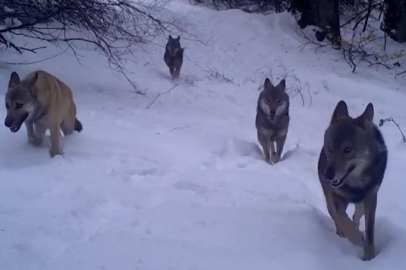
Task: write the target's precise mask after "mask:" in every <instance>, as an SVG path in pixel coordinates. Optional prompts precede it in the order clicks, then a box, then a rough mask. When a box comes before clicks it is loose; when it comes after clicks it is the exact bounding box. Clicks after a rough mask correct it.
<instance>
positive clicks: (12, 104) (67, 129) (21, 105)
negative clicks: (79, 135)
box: [4, 70, 83, 157]
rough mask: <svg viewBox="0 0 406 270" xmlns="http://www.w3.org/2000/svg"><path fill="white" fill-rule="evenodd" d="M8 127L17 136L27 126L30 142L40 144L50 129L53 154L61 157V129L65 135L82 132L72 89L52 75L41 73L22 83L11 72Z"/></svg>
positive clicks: (7, 95)
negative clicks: (22, 127)
mask: <svg viewBox="0 0 406 270" xmlns="http://www.w3.org/2000/svg"><path fill="white" fill-rule="evenodd" d="M6 109H7V117H6V119H5V121H4V124H5V126H6V127H8V128H10V131H11V132H13V133H15V132H17V131H19V130H20V128H21V125H22V124H23V123H25V126H26V128H27V135H28V142H29V143H30V144H32V145H37V146H38V145H41V144H42V141H43V137H44V135H45V132H46V130H47V129H49V130H50V135H51V136H50V137H51V149H50V155H51V157H54V156H55V155H62V154H63V151H62V149H61V148H60V145H59V136H60V134H59V129H60V128H61V129H62V131H63V133H64V134H65V136H66V135H69V134H71V133H72V132H73V131H74V130H76V131H78V132H80V131H82V129H83V127H82V123H81V122H80V121H79V120H78V119H77V118H76V105H75V102H74V101H73V96H72V92H71V90H70V88H69V87H68V86H67V85H66V84H64V83H63V82H61V81H60V80H59V79H57V78H56V77H54V76H53V75H51V74H49V73H47V72H45V71H42V70H38V71H35V72H32V73H31V74H29V75H27V76H26V77H25V78H24V79H23V80H22V81H21V80H20V77H19V76H18V74H17V73H16V72H12V73H11V77H10V81H9V85H8V91H7V94H6Z"/></svg>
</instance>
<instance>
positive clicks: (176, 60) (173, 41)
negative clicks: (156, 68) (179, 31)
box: [164, 35, 184, 78]
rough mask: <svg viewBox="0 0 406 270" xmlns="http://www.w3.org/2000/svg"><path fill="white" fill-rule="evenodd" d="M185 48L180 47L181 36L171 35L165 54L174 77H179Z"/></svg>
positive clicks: (166, 61)
mask: <svg viewBox="0 0 406 270" xmlns="http://www.w3.org/2000/svg"><path fill="white" fill-rule="evenodd" d="M183 50H184V48H181V47H180V36H178V37H177V38H173V37H172V36H171V35H169V39H168V42H167V43H166V49H165V54H164V61H165V63H166V65H167V66H168V68H169V73H170V74H171V76H172V78H178V77H179V74H180V69H181V67H182V63H183Z"/></svg>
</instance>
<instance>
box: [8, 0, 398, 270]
mask: <svg viewBox="0 0 406 270" xmlns="http://www.w3.org/2000/svg"><path fill="white" fill-rule="evenodd" d="M164 16H168V17H174V18H178V19H179V20H180V21H181V22H182V23H183V25H184V26H185V27H186V28H187V31H188V32H189V33H193V34H194V35H196V36H197V37H198V38H199V40H201V41H209V42H208V44H203V43H201V42H200V43H199V42H196V41H193V40H191V39H184V38H181V44H182V46H184V47H186V50H185V54H186V56H185V59H184V65H183V67H182V72H181V77H180V78H179V79H178V80H172V79H170V78H169V72H168V70H167V68H166V66H165V64H164V61H163V54H164V45H165V42H166V37H164V36H163V37H161V39H160V40H159V42H158V43H159V44H160V45H161V46H160V47H158V46H157V47H150V48H149V51H148V53H147V54H145V51H139V52H137V53H136V55H135V58H134V59H133V60H134V61H135V62H136V63H131V62H129V63H128V66H127V68H128V69H130V71H131V73H130V77H131V79H133V80H134V81H135V82H136V84H137V89H138V90H140V91H141V92H143V93H146V94H145V95H140V94H137V93H136V91H135V90H134V89H133V88H132V87H131V85H129V83H128V82H127V81H126V80H125V79H124V78H122V77H119V76H116V75H115V74H113V73H112V72H111V70H110V69H109V68H108V65H107V63H106V61H105V60H104V58H103V57H102V56H100V55H98V53H97V52H95V51H94V50H92V49H91V48H87V47H85V46H82V47H81V49H80V55H83V57H82V58H81V63H82V64H79V63H78V62H77V61H76V59H75V57H74V56H72V54H71V53H68V52H66V53H64V54H62V55H60V56H58V57H57V58H53V59H51V60H48V61H46V62H40V63H36V64H33V65H9V64H6V62H21V61H28V62H31V61H37V60H40V59H42V58H45V57H50V56H52V55H55V54H57V53H58V52H60V51H58V50H57V49H55V48H52V47H49V48H48V49H47V50H42V51H39V52H38V54H37V55H34V54H29V53H25V54H24V55H23V56H19V55H17V54H13V53H8V52H5V51H1V52H0V59H1V61H2V62H0V81H1V82H2V89H3V90H2V91H1V92H0V95H1V97H0V98H4V94H5V91H6V86H7V83H8V79H9V76H10V73H11V71H14V70H15V71H17V72H18V73H19V74H20V75H22V76H24V75H26V74H28V73H29V72H31V71H32V70H34V69H37V68H40V69H44V70H47V71H49V72H51V73H52V74H54V75H56V76H57V77H58V78H60V79H61V80H63V81H64V82H66V83H67V84H68V85H69V86H70V87H71V88H72V91H73V94H74V98H75V101H76V104H77V107H78V118H79V119H80V120H81V121H82V123H83V126H84V130H83V132H82V133H80V134H78V133H75V134H74V135H73V136H71V137H68V138H64V139H63V147H64V153H65V154H64V156H63V157H56V158H54V159H51V158H50V157H49V153H48V149H47V148H46V147H43V148H34V147H31V146H29V145H28V143H27V142H26V134H25V130H24V128H23V129H22V130H21V131H20V132H18V133H17V134H12V133H11V132H10V131H9V130H8V129H6V128H5V127H3V128H1V129H0V136H1V138H2V143H1V144H0V152H1V153H2V154H1V155H0V186H1V188H0V269H7V270H17V269H18V270H22V269H41V270H51V269H52V270H54V269H58V270H65V269H66V270H71V269H76V270H82V269H83V270H93V269H104V270H108V269H111V270H130V269H131V270H135V269H142V270H158V269H159V270H164V269H176V270H216V269H218V270H228V269H230V270H231V269H232V270H237V269H244V270H245V269H250V270H251V269H255V270H262V269H278V270H283V269H289V270H290V269H299V268H301V269H315V270H317V269H332V270H334V269H360V270H362V269H369V270H371V269H391V270H396V269H405V267H406V257H405V256H404V251H405V249H406V227H405V224H406V198H405V197H403V196H404V190H405V189H406V182H405V181H403V180H404V179H403V178H404V177H403V176H404V173H403V172H404V164H405V162H406V144H404V143H402V141H401V136H400V133H399V131H398V129H397V128H396V126H395V125H393V124H391V123H386V124H385V125H384V126H383V127H382V128H381V131H382V133H383V135H384V138H385V140H386V144H387V146H388V149H389V163H388V167H387V171H386V175H385V178H384V182H383V185H382V187H381V190H380V192H379V203H378V209H377V217H376V247H377V251H378V256H377V257H376V258H375V259H374V260H372V261H370V262H363V261H362V260H361V259H360V258H361V256H362V249H361V248H358V247H355V246H353V245H352V244H351V243H349V241H347V240H345V239H342V238H339V237H338V236H336V235H335V228H334V225H333V222H332V220H331V218H330V217H329V216H328V213H327V210H326V207H325V202H324V197H323V194H322V191H321V187H320V184H319V181H318V178H317V172H316V168H317V159H318V154H319V151H320V147H321V146H322V139H323V133H324V130H325V129H326V127H327V125H328V123H329V120H330V117H331V114H332V111H333V109H334V107H335V105H336V104H337V102H338V101H339V100H341V99H344V100H345V101H346V102H347V104H348V106H349V110H350V114H351V115H353V116H356V115H359V114H361V113H362V112H363V110H364V109H365V106H366V105H367V104H368V103H369V102H372V103H373V104H374V107H375V118H374V120H375V122H376V123H378V122H379V119H381V118H387V117H390V116H391V117H393V118H394V119H395V120H396V121H397V122H398V123H399V124H400V126H401V127H403V128H404V129H406V115H405V111H404V107H403V106H404V104H406V103H405V102H406V95H405V94H406V91H405V88H404V85H405V82H406V76H403V77H398V78H396V79H395V78H394V71H387V70H384V69H379V71H376V70H375V69H370V68H367V67H359V68H357V72H356V73H355V74H353V73H351V69H350V68H349V67H348V66H347V64H346V63H345V62H344V61H342V60H341V59H340V56H339V54H338V53H337V52H334V51H329V50H327V49H326V50H324V51H321V52H318V53H315V52H314V50H312V49H311V48H305V49H303V50H301V46H302V45H303V44H304V43H305V42H306V41H305V40H303V39H302V38H301V37H299V36H298V35H297V34H296V30H297V26H296V24H295V21H294V19H293V17H292V16H291V15H289V14H287V13H283V14H277V15H275V14H274V15H267V16H263V15H254V14H246V13H243V12H241V11H236V10H229V11H221V12H217V11H213V10H210V9H207V8H203V7H197V6H191V5H189V4H187V3H185V2H181V1H180V0H177V1H173V2H170V3H169V5H168V7H167V9H166V10H165V11H164ZM16 38H18V37H16ZM281 63H282V64H283V65H284V66H285V67H286V70H287V72H289V74H290V76H288V78H287V86H288V87H290V88H292V87H297V86H298V85H299V83H298V82H297V81H296V80H294V76H296V77H297V78H298V79H299V80H300V83H301V85H302V88H303V101H302V99H301V98H300V96H299V95H296V96H293V95H294V93H293V92H291V124H290V130H289V134H288V138H287V142H286V145H285V154H284V155H285V156H284V158H283V160H282V161H281V162H280V163H278V164H276V165H275V166H271V165H269V164H267V163H265V162H264V161H263V159H262V155H261V152H260V150H259V147H258V142H257V138H256V130H255V125H254V120H255V113H256V101H257V98H258V94H259V91H258V88H259V87H260V85H261V84H262V83H263V80H264V79H265V77H266V76H270V74H271V73H272V78H273V81H275V82H276V81H278V80H279V79H280V78H281V76H282V75H283V73H284V71H283V68H282V66H281ZM400 63H401V64H402V66H405V64H406V59H405V58H403V59H400ZM196 64H197V65H196ZM203 69H205V70H209V69H216V70H217V71H219V72H220V73H222V74H224V76H226V77H227V78H230V79H232V81H233V83H227V82H222V81H218V80H215V79H213V78H211V77H209V76H208V73H207V72H205V71H204V70H203ZM270 71H271V73H270ZM174 86H176V87H175V88H173V89H172V90H171V91H170V92H168V93H167V94H165V95H162V96H160V97H158V98H157V99H156V100H155V102H154V103H153V104H152V105H151V102H153V100H154V99H155V98H156V96H157V94H158V93H163V92H166V91H168V90H170V89H171V88H172V87H174ZM307 88H308V89H309V93H310V95H309V93H307V90H306V89H307ZM310 97H311V99H310ZM303 102H304V105H303ZM148 106H150V107H149V108H148V109H146V107H148ZM4 117H5V109H3V110H1V111H0V118H2V119H4ZM350 211H352V208H351V209H349V212H350Z"/></svg>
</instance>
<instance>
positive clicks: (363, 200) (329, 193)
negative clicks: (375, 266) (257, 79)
mask: <svg viewBox="0 0 406 270" xmlns="http://www.w3.org/2000/svg"><path fill="white" fill-rule="evenodd" d="M373 117H374V108H373V105H372V104H371V103H369V104H368V105H367V106H366V109H365V111H364V113H363V114H361V115H360V116H358V117H357V118H352V117H350V116H349V114H348V108H347V104H346V103H345V102H344V101H340V102H338V104H337V106H336V108H335V110H334V113H333V116H332V118H331V122H330V126H329V127H328V128H327V130H326V131H325V133H324V145H323V147H322V149H321V153H320V157H319V162H318V175H319V180H320V183H321V186H322V189H323V193H324V196H325V198H326V203H327V209H328V212H329V214H330V216H331V218H332V219H333V220H334V223H335V226H336V233H337V235H339V236H341V237H346V238H347V239H348V240H349V241H351V242H352V243H353V244H355V245H358V246H361V247H363V248H364V256H363V260H365V261H368V260H371V259H373V258H374V257H375V244H374V230H375V212H376V206H377V197H378V190H379V188H380V186H381V183H382V180H383V177H384V174H385V170H386V162H387V158H388V150H387V149H386V145H385V141H384V139H383V136H382V134H381V132H380V131H379V130H378V128H377V127H376V125H375V124H374V123H373ZM349 203H353V204H355V212H354V215H353V217H352V220H351V219H350V218H349V217H348V215H347V213H346V209H347V206H348V205H349ZM364 214H365V237H364V234H363V233H362V232H361V231H360V230H359V222H360V219H361V217H362V216H363V215H364Z"/></svg>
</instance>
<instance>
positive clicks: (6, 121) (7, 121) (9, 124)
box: [4, 117, 13, 128]
mask: <svg viewBox="0 0 406 270" xmlns="http://www.w3.org/2000/svg"><path fill="white" fill-rule="evenodd" d="M12 124H13V119H11V118H10V117H6V120H4V125H5V126H6V127H8V128H10V127H11V125H12Z"/></svg>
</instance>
